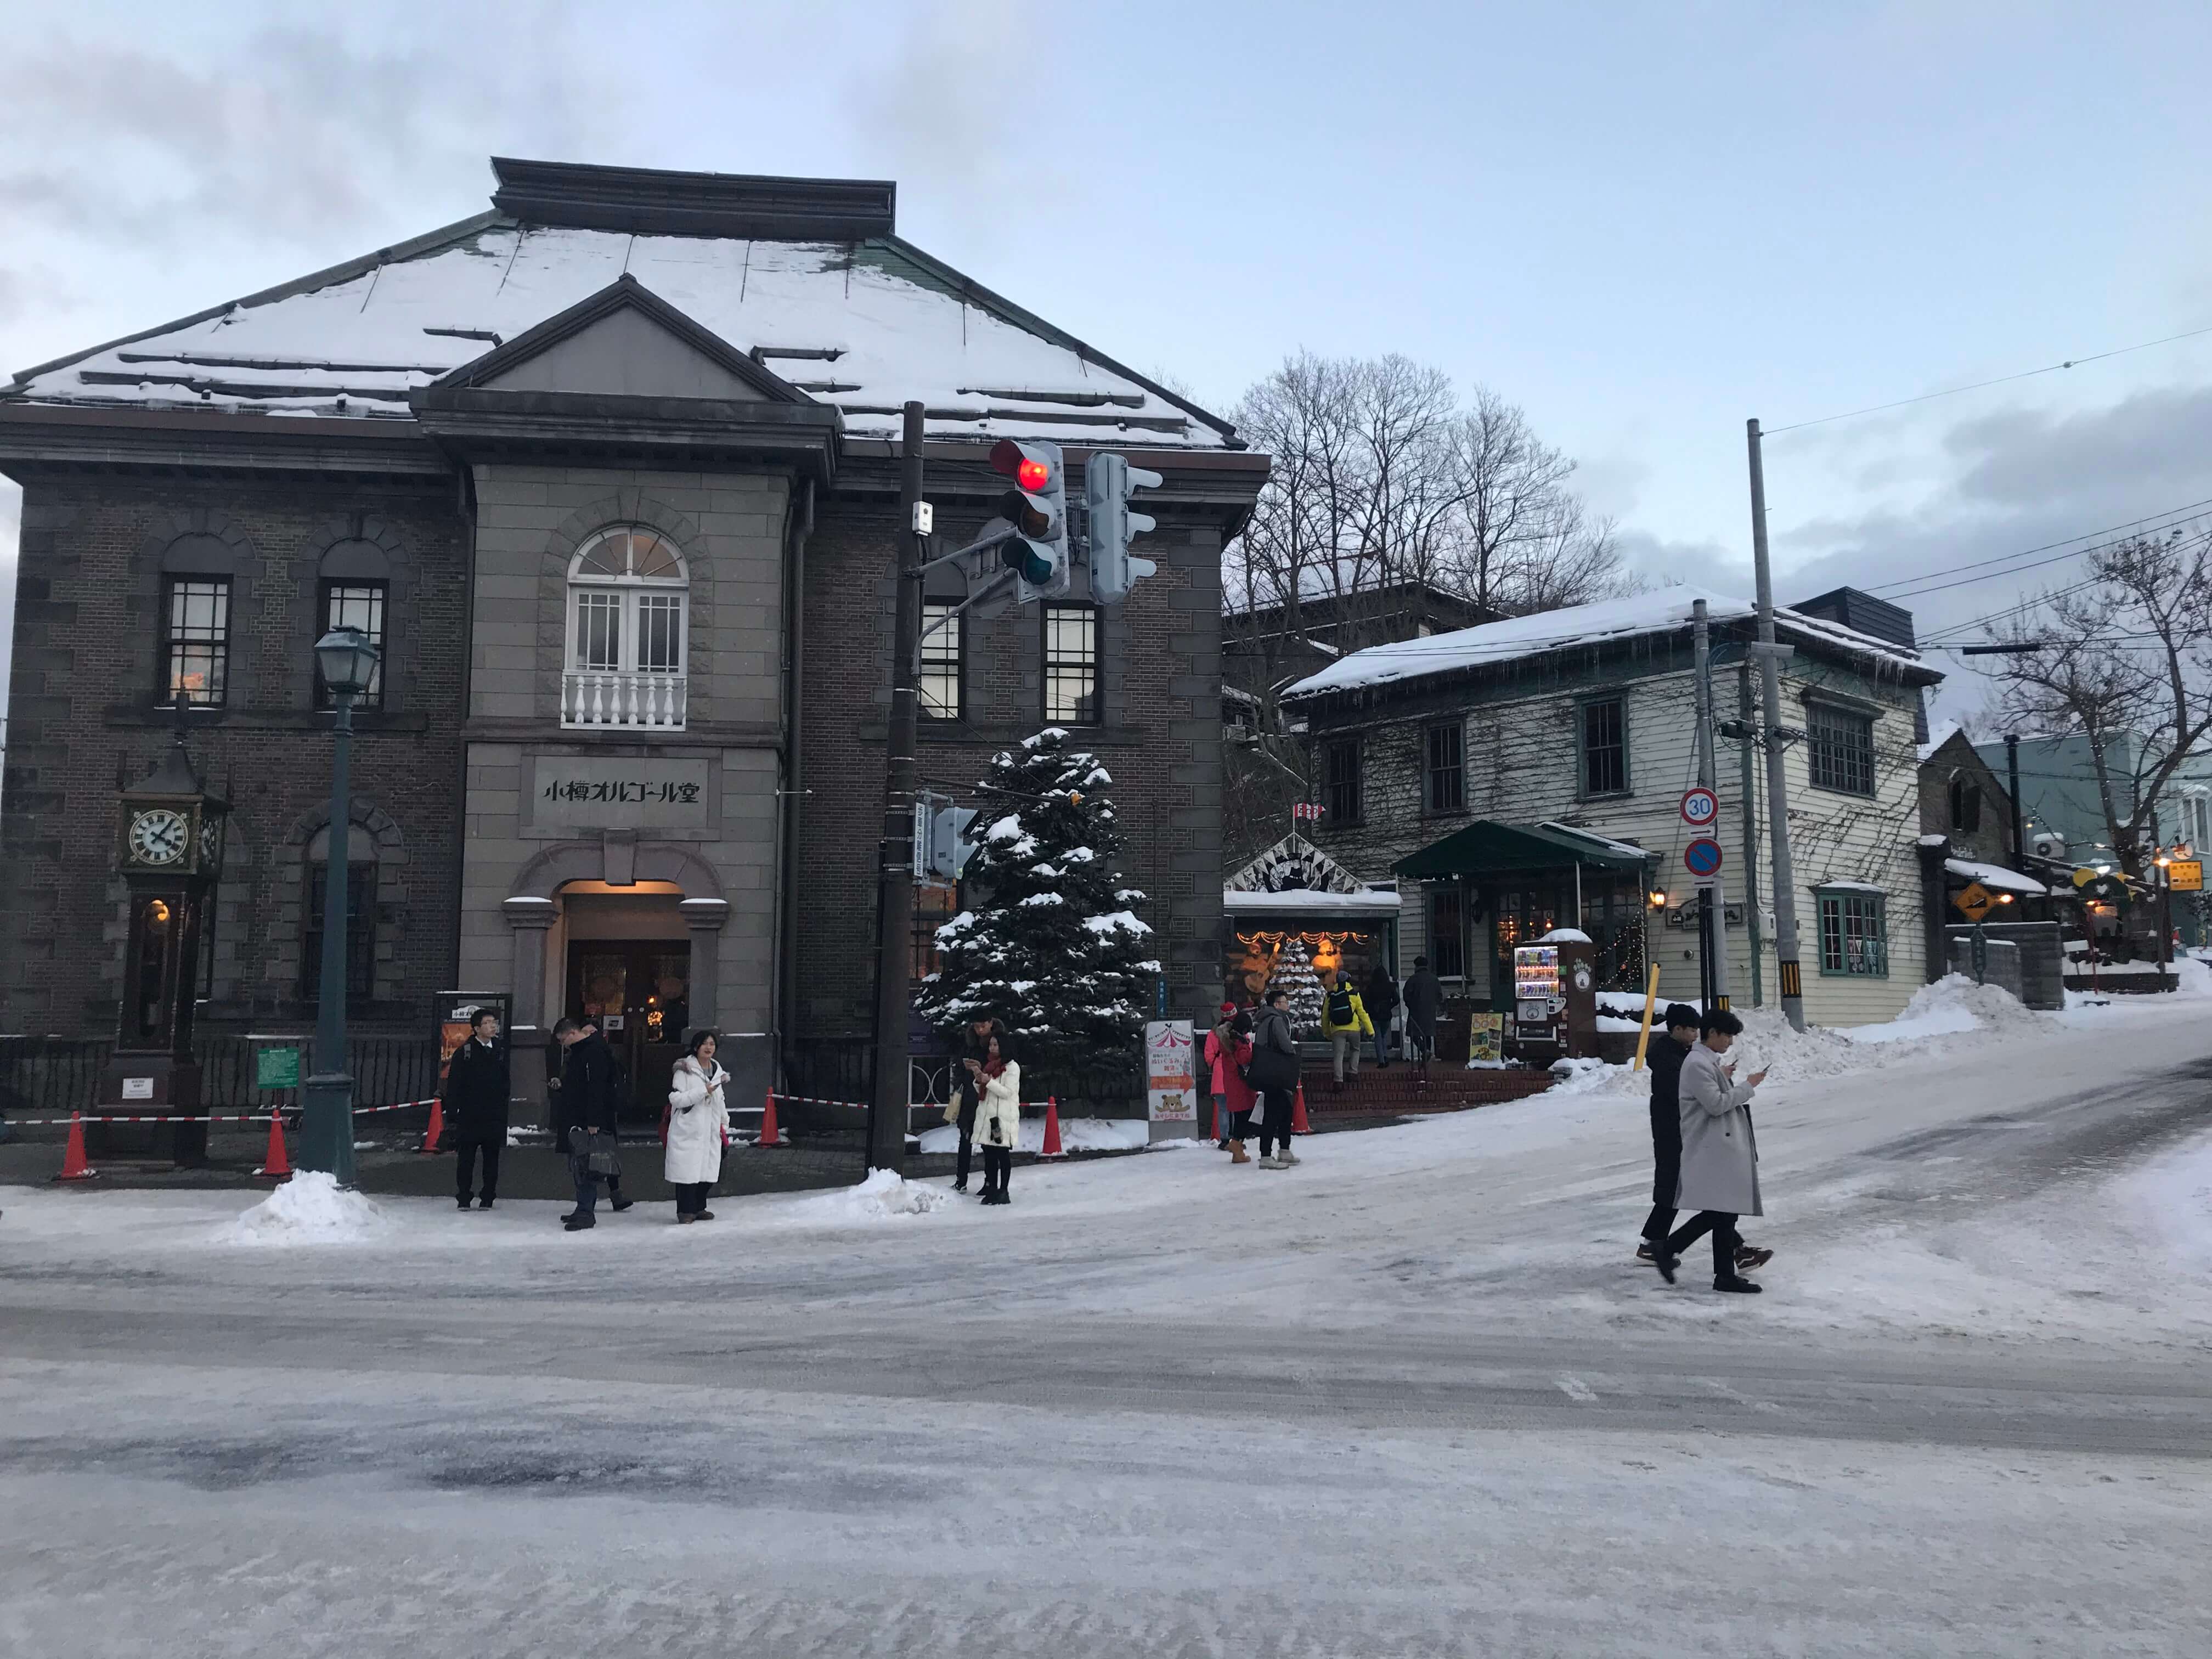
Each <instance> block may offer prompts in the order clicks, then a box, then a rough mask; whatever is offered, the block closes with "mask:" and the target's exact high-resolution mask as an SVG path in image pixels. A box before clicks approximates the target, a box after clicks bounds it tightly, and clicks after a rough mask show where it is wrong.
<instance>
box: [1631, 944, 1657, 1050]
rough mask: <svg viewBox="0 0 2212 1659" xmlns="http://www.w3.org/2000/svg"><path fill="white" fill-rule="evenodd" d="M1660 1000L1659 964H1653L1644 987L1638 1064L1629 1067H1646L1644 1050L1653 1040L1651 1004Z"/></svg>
mask: <svg viewBox="0 0 2212 1659" xmlns="http://www.w3.org/2000/svg"><path fill="white" fill-rule="evenodd" d="M1658 1000H1659V964H1658V963H1656V962H1655V963H1652V964H1651V981H1650V984H1648V985H1646V986H1645V987H1644V1029H1643V1030H1640V1031H1638V1033H1637V1034H1636V1064H1635V1065H1633V1066H1630V1067H1629V1068H1628V1069H1629V1070H1630V1071H1632V1072H1640V1071H1642V1070H1643V1069H1644V1048H1646V1047H1647V1046H1648V1045H1649V1044H1650V1041H1651V1006H1652V1004H1654V1003H1656V1002H1657V1001H1658Z"/></svg>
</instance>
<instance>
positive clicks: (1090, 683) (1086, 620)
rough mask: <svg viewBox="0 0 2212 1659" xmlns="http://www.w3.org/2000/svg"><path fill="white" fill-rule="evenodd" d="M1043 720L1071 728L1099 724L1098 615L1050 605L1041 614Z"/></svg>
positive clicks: (1085, 609) (1092, 610)
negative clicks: (1042, 618) (1058, 722)
mask: <svg viewBox="0 0 2212 1659" xmlns="http://www.w3.org/2000/svg"><path fill="white" fill-rule="evenodd" d="M1044 717H1045V719H1046V720H1052V721H1065V722H1066V723H1067V724H1068V725H1071V726H1091V725H1095V724H1097V720H1098V612H1097V609H1096V607H1094V606H1091V605H1047V606H1046V607H1045V612H1044Z"/></svg>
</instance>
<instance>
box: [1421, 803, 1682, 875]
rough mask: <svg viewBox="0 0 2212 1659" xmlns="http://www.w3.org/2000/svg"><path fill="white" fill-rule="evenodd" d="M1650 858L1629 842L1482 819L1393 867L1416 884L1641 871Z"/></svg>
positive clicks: (1549, 826)
mask: <svg viewBox="0 0 2212 1659" xmlns="http://www.w3.org/2000/svg"><path fill="white" fill-rule="evenodd" d="M1650 861H1651V855H1650V854H1649V853H1646V852H1645V851H1644V849H1643V848H1639V847H1632V846H1631V845H1629V844H1628V843H1627V842H1620V841H1613V840H1611V839H1609V838H1608V837H1607V836H1599V835H1593V834H1592V833H1590V832H1589V831H1588V830H1584V829H1571V828H1570V827H1568V826H1567V825H1565V824H1558V823H1529V824H1520V823H1495V822H1493V821H1492V820H1491V819H1488V818H1478V819H1476V820H1475V822H1474V823H1470V824H1468V826H1467V827H1466V828H1464V829H1455V830H1453V831H1452V833H1451V834H1449V836H1445V837H1444V838H1443V840H1442V841H1437V842H1430V843H1429V845H1427V846H1426V847H1424V848H1421V850H1420V851H1419V852H1418V853H1409V854H1407V855H1406V856H1405V857H1404V858H1402V859H1400V860H1398V862H1397V863H1396V864H1395V865H1394V866H1391V867H1392V868H1393V870H1395V872H1396V873H1397V874H1399V875H1401V876H1409V877H1412V878H1414V879H1415V880H1435V879H1437V878H1442V877H1449V876H1502V875H1514V874H1517V873H1519V872H1522V871H1527V870H1562V869H1565V868H1567V867H1569V866H1572V865H1577V864H1584V865H1591V866H1595V867H1597V868H1599V869H1601V870H1624V871H1626V870H1642V869H1643V868H1644V866H1646V865H1647V864H1649V863H1650Z"/></svg>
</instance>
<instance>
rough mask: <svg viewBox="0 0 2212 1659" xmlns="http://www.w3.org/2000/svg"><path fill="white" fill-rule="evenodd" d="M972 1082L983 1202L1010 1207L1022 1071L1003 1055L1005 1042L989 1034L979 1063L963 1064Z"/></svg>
mask: <svg viewBox="0 0 2212 1659" xmlns="http://www.w3.org/2000/svg"><path fill="white" fill-rule="evenodd" d="M967 1066H968V1074H969V1076H970V1077H972V1078H974V1079H975V1088H976V1092H977V1100H976V1104H975V1144H976V1145H977V1146H981V1148H982V1149H983V1201H984V1202H985V1203H986V1204H1011V1203H1012V1202H1013V1200H1012V1199H1010V1198H1008V1197H1007V1196H1006V1178H1007V1177H1008V1176H1011V1175H1012V1173H1013V1170H1014V1148H1015V1147H1017V1146H1020V1145H1021V1141H1022V1068H1021V1065H1020V1062H1019V1061H1018V1060H1015V1059H1014V1058H1013V1057H1012V1055H1011V1054H1008V1053H1007V1052H1006V1039H1005V1038H1004V1037H1003V1036H1000V1034H999V1033H998V1032H996V1031H994V1032H993V1033H992V1034H991V1040H990V1044H989V1046H988V1047H987V1048H986V1049H985V1051H984V1057H983V1058H982V1059H981V1060H969V1061H968V1062H967Z"/></svg>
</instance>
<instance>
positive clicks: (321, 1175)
mask: <svg viewBox="0 0 2212 1659" xmlns="http://www.w3.org/2000/svg"><path fill="white" fill-rule="evenodd" d="M393 1226H394V1223H393V1222H392V1218H391V1217H390V1216H388V1215H386V1213H385V1212H383V1211H382V1210H381V1209H380V1208H378V1207H377V1206H375V1205H374V1204H373V1203H371V1202H370V1201H369V1200H368V1199H366V1198H364V1197H363V1196H362V1194H359V1193H357V1192H355V1191H353V1190H352V1189H350V1188H343V1187H341V1186H339V1185H338V1183H337V1176H333V1175H331V1173H330V1172H329V1171H328V1170H301V1171H300V1172H299V1173H298V1174H297V1175H295V1176H293V1177H292V1178H291V1179H290V1180H289V1181H288V1182H285V1183H284V1184H283V1186H281V1187H279V1188H276V1191H275V1192H273V1193H271V1194H269V1196H268V1197H266V1198H264V1199H263V1200H261V1202H259V1203H258V1204H257V1205H255V1206H253V1207H252V1209H250V1210H248V1211H246V1212H245V1213H244V1214H242V1215H240V1217H239V1218H238V1219H237V1220H235V1221H234V1222H232V1223H231V1224H230V1225H229V1227H228V1229H226V1230H225V1231H224V1235H223V1237H224V1238H225V1240H226V1241H227V1242H228V1243H233V1244H265V1245H276V1246H289V1245H294V1244H354V1243H362V1242H363V1241H365V1240H368V1239H372V1238H380V1237H384V1236H385V1235H386V1234H388V1233H390V1232H391V1231H393Z"/></svg>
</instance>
